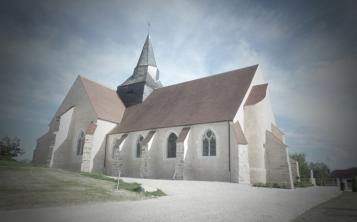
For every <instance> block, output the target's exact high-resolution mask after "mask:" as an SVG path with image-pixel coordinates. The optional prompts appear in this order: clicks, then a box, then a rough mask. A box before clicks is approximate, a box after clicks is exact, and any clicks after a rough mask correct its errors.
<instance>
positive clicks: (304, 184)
mask: <svg viewBox="0 0 357 222" xmlns="http://www.w3.org/2000/svg"><path fill="white" fill-rule="evenodd" d="M294 186H295V187H300V188H304V187H311V186H312V183H310V181H300V182H296V183H295V184H294Z"/></svg>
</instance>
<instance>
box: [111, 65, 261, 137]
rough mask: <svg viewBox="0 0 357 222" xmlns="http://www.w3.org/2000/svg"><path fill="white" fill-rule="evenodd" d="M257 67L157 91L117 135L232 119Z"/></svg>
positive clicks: (127, 118) (134, 109)
mask: <svg viewBox="0 0 357 222" xmlns="http://www.w3.org/2000/svg"><path fill="white" fill-rule="evenodd" d="M257 67H258V65H255V66H250V67H246V68H243V69H237V70H233V71H229V72H226V73H222V74H219V75H214V76H209V77H206V78H202V79H197V80H193V81H189V82H184V83H181V84H176V85H172V86H168V87H163V88H159V89H156V90H154V91H153V92H152V93H151V95H150V96H148V97H147V98H146V100H145V101H144V102H143V103H142V104H138V105H135V106H132V107H129V108H127V109H126V110H125V113H124V116H123V120H122V122H121V124H120V126H119V128H118V129H117V130H116V133H124V132H132V131H141V130H148V129H156V128H166V127H173V126H186V125H193V124H201V123H211V122H220V121H227V120H233V118H234V116H235V114H236V112H237V111H238V108H239V106H240V105H241V103H242V101H243V98H244V96H245V95H246V93H247V91H248V89H249V86H250V84H251V82H252V79H253V77H254V74H255V72H256V70H257Z"/></svg>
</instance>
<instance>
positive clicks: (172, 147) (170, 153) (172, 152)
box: [167, 133, 177, 158]
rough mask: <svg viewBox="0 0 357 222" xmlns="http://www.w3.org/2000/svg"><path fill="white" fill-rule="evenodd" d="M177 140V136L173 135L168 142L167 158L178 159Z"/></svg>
mask: <svg viewBox="0 0 357 222" xmlns="http://www.w3.org/2000/svg"><path fill="white" fill-rule="evenodd" d="M176 140H177V136H176V134H174V133H171V134H170V136H169V138H168V140H167V158H176Z"/></svg>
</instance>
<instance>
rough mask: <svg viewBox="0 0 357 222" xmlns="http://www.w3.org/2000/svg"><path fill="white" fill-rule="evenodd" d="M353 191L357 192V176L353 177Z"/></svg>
mask: <svg viewBox="0 0 357 222" xmlns="http://www.w3.org/2000/svg"><path fill="white" fill-rule="evenodd" d="M352 192H357V177H353V178H352Z"/></svg>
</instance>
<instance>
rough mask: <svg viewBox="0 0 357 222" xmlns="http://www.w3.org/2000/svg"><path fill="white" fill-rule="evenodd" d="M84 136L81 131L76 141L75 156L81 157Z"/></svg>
mask: <svg viewBox="0 0 357 222" xmlns="http://www.w3.org/2000/svg"><path fill="white" fill-rule="evenodd" d="M85 136H86V135H85V134H84V132H83V130H81V132H80V134H79V137H78V141H77V155H78V156H79V155H83V147H84V142H85Z"/></svg>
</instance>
